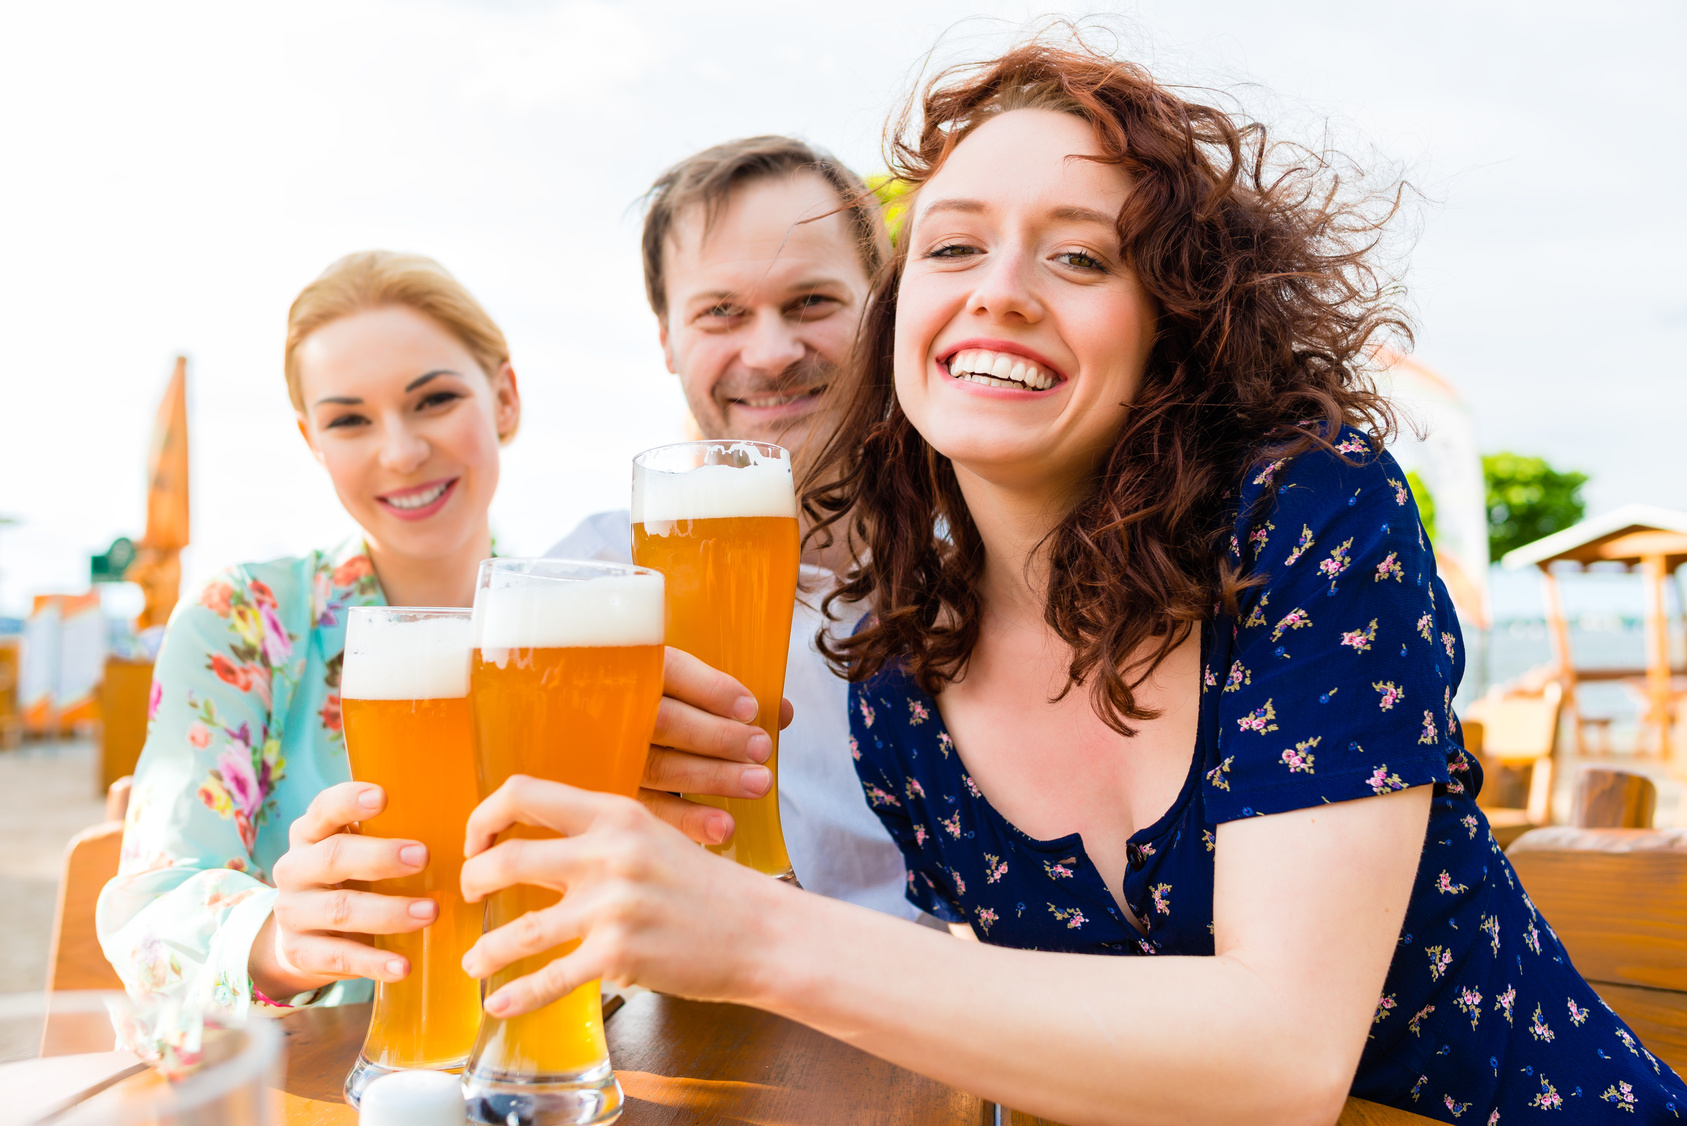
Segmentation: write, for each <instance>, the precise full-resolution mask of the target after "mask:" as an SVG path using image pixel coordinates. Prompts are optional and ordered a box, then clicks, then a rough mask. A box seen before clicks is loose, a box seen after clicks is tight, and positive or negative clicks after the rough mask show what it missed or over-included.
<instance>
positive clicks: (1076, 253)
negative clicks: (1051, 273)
mask: <svg viewBox="0 0 1687 1126" xmlns="http://www.w3.org/2000/svg"><path fill="white" fill-rule="evenodd" d="M1054 258H1055V261H1057V262H1064V263H1066V264H1067V265H1068V266H1076V267H1077V268H1078V269H1080V270H1106V269H1107V265H1106V263H1104V262H1102V260H1101V259H1099V258H1097V257H1096V256H1095V255H1093V254H1085V253H1084V252H1083V251H1081V250H1063V251H1061V252H1060V253H1059V254H1056V255H1055V256H1054Z"/></svg>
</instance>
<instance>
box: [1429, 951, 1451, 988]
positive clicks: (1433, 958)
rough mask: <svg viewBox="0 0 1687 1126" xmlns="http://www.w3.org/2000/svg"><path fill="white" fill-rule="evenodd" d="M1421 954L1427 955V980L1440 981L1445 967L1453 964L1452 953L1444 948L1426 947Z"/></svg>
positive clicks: (1445, 970) (1445, 969)
mask: <svg viewBox="0 0 1687 1126" xmlns="http://www.w3.org/2000/svg"><path fill="white" fill-rule="evenodd" d="M1423 952H1424V953H1425V954H1427V955H1429V979H1430V980H1431V981H1440V980H1441V975H1442V974H1444V973H1446V972H1447V967H1449V966H1451V965H1452V964H1453V952H1452V951H1451V950H1448V949H1447V948H1446V947H1445V946H1427V947H1425V948H1424V951H1423Z"/></svg>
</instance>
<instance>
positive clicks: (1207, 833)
mask: <svg viewBox="0 0 1687 1126" xmlns="http://www.w3.org/2000/svg"><path fill="white" fill-rule="evenodd" d="M1201 843H1202V844H1204V845H1206V846H1207V851H1208V852H1211V851H1212V850H1213V849H1214V848H1215V847H1217V845H1218V841H1216V840H1215V839H1213V831H1212V830H1211V829H1202V830H1201Z"/></svg>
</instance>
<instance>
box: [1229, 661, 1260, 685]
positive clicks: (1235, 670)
mask: <svg viewBox="0 0 1687 1126" xmlns="http://www.w3.org/2000/svg"><path fill="white" fill-rule="evenodd" d="M1253 682H1254V679H1253V675H1252V674H1251V673H1249V672H1248V670H1247V669H1245V668H1243V667H1242V662H1241V661H1237V662H1236V663H1235V664H1233V665H1231V666H1230V675H1229V676H1227V677H1225V678H1224V690H1225V691H1226V692H1236V691H1240V690H1241V688H1242V686H1243V685H1245V684H1252V683H1253Z"/></svg>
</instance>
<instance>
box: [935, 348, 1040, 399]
mask: <svg viewBox="0 0 1687 1126" xmlns="http://www.w3.org/2000/svg"><path fill="white" fill-rule="evenodd" d="M949 374H950V375H952V376H954V377H955V378H956V379H961V380H965V381H966V382H968V383H982V384H983V385H984V386H986V387H1020V388H1029V389H1030V390H1032V391H1047V390H1048V389H1049V388H1050V387H1053V386H1054V385H1055V383H1056V382H1058V381H1057V380H1056V379H1055V377H1054V376H1053V375H1052V374H1050V373H1049V372H1046V371H1044V370H1043V369H1042V368H1041V367H1039V366H1038V365H1037V364H1034V363H1032V362H1031V361H1030V360H1027V359H1026V358H1025V357H1024V356H1015V355H1013V354H1011V353H1008V352H987V351H985V350H984V349H982V348H975V349H968V350H967V351H965V352H956V353H955V354H954V355H953V356H952V357H950V359H949Z"/></svg>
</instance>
